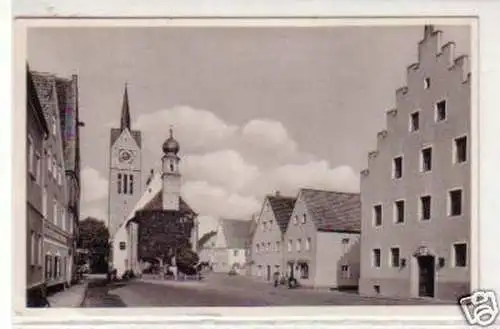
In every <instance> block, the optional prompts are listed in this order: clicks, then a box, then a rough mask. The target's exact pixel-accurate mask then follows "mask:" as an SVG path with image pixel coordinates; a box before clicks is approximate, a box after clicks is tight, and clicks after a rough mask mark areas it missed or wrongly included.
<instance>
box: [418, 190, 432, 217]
mask: <svg viewBox="0 0 500 329" xmlns="http://www.w3.org/2000/svg"><path fill="white" fill-rule="evenodd" d="M420 219H421V220H429V219H431V197H430V195H426V196H422V197H420Z"/></svg>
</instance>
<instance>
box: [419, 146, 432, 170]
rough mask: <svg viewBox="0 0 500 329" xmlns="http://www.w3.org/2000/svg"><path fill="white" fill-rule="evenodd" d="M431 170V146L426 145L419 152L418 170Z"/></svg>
mask: <svg viewBox="0 0 500 329" xmlns="http://www.w3.org/2000/svg"><path fill="white" fill-rule="evenodd" d="M431 170H432V147H427V148H425V149H423V150H422V151H421V154H420V171H422V172H427V171H431Z"/></svg>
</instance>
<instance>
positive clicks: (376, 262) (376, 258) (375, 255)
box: [372, 249, 380, 267]
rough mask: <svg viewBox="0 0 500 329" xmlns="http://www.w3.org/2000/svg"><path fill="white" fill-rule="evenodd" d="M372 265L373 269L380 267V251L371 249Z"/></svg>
mask: <svg viewBox="0 0 500 329" xmlns="http://www.w3.org/2000/svg"><path fill="white" fill-rule="evenodd" d="M372 264H373V266H374V267H380V249H373V251H372Z"/></svg>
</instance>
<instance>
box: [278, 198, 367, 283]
mask: <svg viewBox="0 0 500 329" xmlns="http://www.w3.org/2000/svg"><path fill="white" fill-rule="evenodd" d="M360 225H361V204H360V196H359V194H356V193H342V192H333V191H322V190H312V189H301V190H300V192H299V194H298V196H297V201H296V202H295V207H294V209H293V212H292V214H291V216H290V220H289V222H288V227H287V230H286V234H285V237H284V240H285V253H284V254H285V262H286V275H287V276H288V277H293V278H295V279H296V280H297V281H298V282H299V284H301V285H303V286H310V287H329V288H344V287H356V286H357V285H358V279H359V257H360V241H359V240H360Z"/></svg>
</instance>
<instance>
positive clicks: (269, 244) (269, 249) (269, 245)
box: [267, 242, 271, 252]
mask: <svg viewBox="0 0 500 329" xmlns="http://www.w3.org/2000/svg"><path fill="white" fill-rule="evenodd" d="M267 251H268V252H269V251H271V242H268V243H267Z"/></svg>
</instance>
